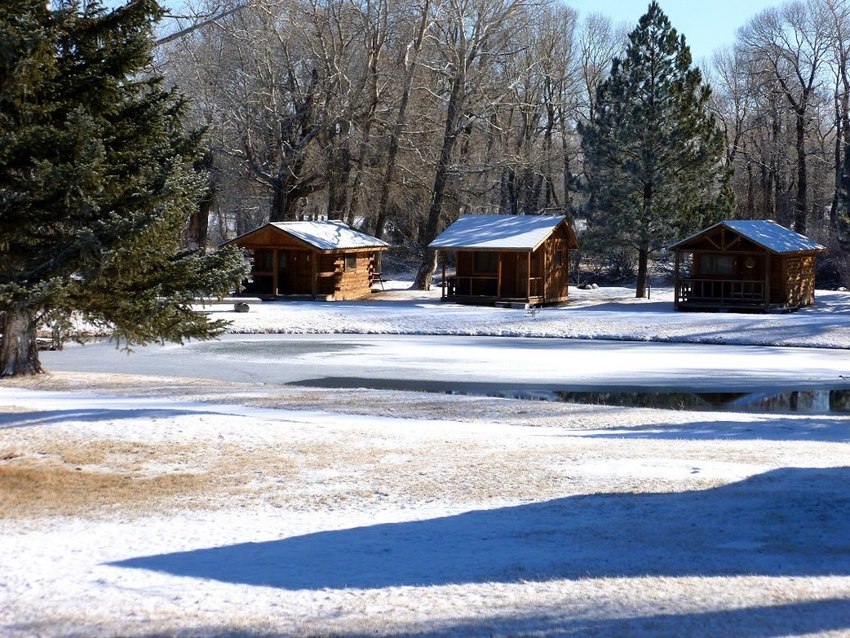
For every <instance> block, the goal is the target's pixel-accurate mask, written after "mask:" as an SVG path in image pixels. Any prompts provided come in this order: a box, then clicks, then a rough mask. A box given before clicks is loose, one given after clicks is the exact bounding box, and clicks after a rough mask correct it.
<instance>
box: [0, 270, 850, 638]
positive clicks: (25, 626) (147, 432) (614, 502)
mask: <svg viewBox="0 0 850 638" xmlns="http://www.w3.org/2000/svg"><path fill="white" fill-rule="evenodd" d="M396 288H397V289H396V290H390V291H388V292H387V293H385V294H380V295H375V296H374V297H373V299H371V300H369V301H366V302H352V303H327V304H308V303H271V304H257V305H253V306H252V307H251V311H250V312H249V313H247V314H237V313H233V312H222V311H220V310H217V311H215V312H214V314H215V315H216V316H221V317H225V318H227V319H232V320H233V321H234V323H233V327H232V331H234V332H294V333H303V332H368V333H374V332H386V333H390V334H393V333H434V334H472V335H480V334H492V335H500V334H501V335H516V336H532V335H533V336H555V337H565V336H581V337H587V338H594V339H598V338H603V337H605V338H616V339H637V340H673V341H712V342H716V343H727V344H733V343H759V344H794V345H806V346H827V347H830V348H848V347H850V296H848V294H847V293H820V294H819V301H818V304H817V306H815V307H814V308H811V309H807V310H804V311H801V312H797V313H791V314H787V315H768V316H758V315H721V314H710V315H694V314H678V313H674V312H672V308H671V303H670V301H669V292H664V291H662V292H660V293H659V291H653V299H652V300H651V301H635V300H632V299H630V297H629V294H630V293H629V291H627V290H623V289H620V290H619V291H618V290H611V289H608V290H601V289H600V290H596V291H571V295H572V297H573V300H572V301H571V303H570V304H569V305H567V306H566V307H564V308H547V309H544V310H542V311H539V312H537V313H535V314H529V313H528V312H527V311H524V310H507V309H494V308H474V307H461V306H453V305H446V304H440V302H439V300H438V295H439V293H438V292H437V293H414V292H411V291H406V290H402V289H401V288H402V285H400V284H399V285H397V286H396ZM665 295H667V297H666V298H665ZM659 298H660V300H659ZM222 343H223V344H225V345H226V343H227V342H222ZM634 347H635V348H637V347H638V346H637V345H635V346H634ZM72 350H73V349H69V350H68V351H66V352H65V353H59V354H73V353H72ZM733 350H734V351H738V350H740V351H744V350H748V351H751V352H753V356H754V357H755V356H756V355H757V354H758V351H759V350H764V349H745V348H734V349H731V350H730V354H729V355H728V357H730V359H729V361H727V363H729V366H730V367H729V369H730V370H731V369H733V368H735V367H736V366H741V365H746V364H747V361H746V359H747V357H746V355H741V353H736V352H732V351H733ZM341 352H343V351H341ZM361 354H362V351H361ZM479 354H480V353H479ZM761 354H764V353H761ZM832 354H835V355H837V356H840V353H839V352H835V353H830V355H832ZM356 355H357V353H356V352H345V356H346V357H349V356H356ZM813 355H817V351H815V350H808V349H806V350H799V351H796V352H795V351H794V349H791V350H790V351H789V352H788V353H787V355H785V356H784V358H783V366H784V367H786V368H787V369H794V366H795V365H797V364H800V363H801V362H802V361H803V360H806V361H809V360H810V359H811V358H812V356H813ZM305 356H313V355H309V354H307V355H305ZM322 356H325V355H322ZM327 356H332V354H330V355H327ZM340 356H342V355H340ZM741 356H743V358H742V359H740V360H739V359H735V360H734V361H733V360H732V359H731V358H734V357H741ZM759 356H761V355H759ZM849 356H850V355H849ZM807 357H808V358H807ZM824 358H827V357H826V356H825V355H824ZM636 361H637V360H636ZM830 361H832V357H830ZM733 363H734V365H732V364H733ZM750 363H752V362H750ZM834 363H835V362H834V361H832V363H830V366H832V367H831V368H829V369H830V370H832V372H831V374H832V373H835V372H836V370H837V368H836V367H835V365H834ZM656 364H657V362H656ZM816 364H817V362H811V365H809V369H810V370H817V369H819V368H817V365H816ZM221 365H228V364H227V362H226V360H224V359H223V360H222V363H221ZM507 365H509V362H508V364H507ZM623 365H624V366H628V365H631V364H628V362H627V360H626V359H624V360H623ZM658 367H659V366H658V365H656V366H655V368H658ZM661 367H663V366H661ZM751 367H752V366H751ZM531 368H533V366H530V369H531ZM826 369H827V368H826V367H824V370H826ZM848 370H850V366H848ZM503 372H504V371H503ZM507 372H509V371H507ZM662 372H663V371H662ZM657 373H660V372H659V371H656V373H654V374H657ZM818 374H820V373H818ZM824 380H825V379H824ZM808 381H810V382H817V379H814V380H811V379H809V380H808ZM848 529H850V419H848V418H847V417H845V416H837V415H823V414H820V415H818V414H741V413H734V412H686V411H670V410H658V409H637V408H620V407H606V406H594V405H572V404H558V403H548V402H537V401H516V400H509V399H494V398H490V397H483V396H456V395H446V394H424V393H415V392H400V391H386V390H383V391H381V390H369V389H362V388H361V389H355V388H350V389H339V390H328V389H320V388H303V387H297V386H273V385H272V386H270V385H265V386H263V385H258V384H250V383H234V382H229V381H215V380H209V379H207V380H199V379H196V378H192V366H188V365H187V366H186V372H185V378H161V377H155V376H136V377H130V376H126V375H121V374H109V373H104V372H101V373H81V372H57V373H54V374H51V375H47V376H44V377H39V378H36V379H30V380H4V381H3V384H2V386H0V539H2V541H0V573H2V577H0V635H3V636H11V637H24V636H26V637H29V636H35V635H38V636H117V635H121V636H145V637H153V636H187V637H188V636H241V637H253V636H265V635H287V636H307V635H310V636H312V635H346V636H365V635H381V636H386V635H456V636H468V635H473V636H494V635H495V636H516V635H547V636H548V635H580V636H585V635H592V636H623V635H630V636H706V637H707V636H712V637H714V636H759V637H767V636H787V635H803V634H805V635H819V636H846V635H850V533H848Z"/></svg>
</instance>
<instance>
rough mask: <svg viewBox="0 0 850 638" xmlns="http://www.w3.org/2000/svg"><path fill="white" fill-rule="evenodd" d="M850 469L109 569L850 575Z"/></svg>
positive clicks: (279, 576) (359, 578)
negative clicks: (849, 530) (849, 533)
mask: <svg viewBox="0 0 850 638" xmlns="http://www.w3.org/2000/svg"><path fill="white" fill-rule="evenodd" d="M848 527H850V467H842V468H828V469H802V468H788V469H782V470H776V471H772V472H767V473H765V474H761V475H758V476H754V477H751V478H749V479H747V480H744V481H741V482H738V483H733V484H730V485H725V486H722V487H719V488H715V489H709V490H704V491H691V492H681V493H664V494H601V495H590V496H575V497H569V498H561V499H555V500H551V501H546V502H541V503H531V504H526V505H518V506H513V507H504V508H499V509H493V510H483V511H472V512H466V513H463V514H459V515H455V516H446V517H442V518H435V519H429V520H421V521H409V522H401V523H388V524H379V525H370V526H365V527H357V528H351V529H339V530H332V531H322V532H316V533H312V534H306V535H303V536H295V537H290V538H283V539H280V540H274V541H268V542H260V543H240V544H235V545H227V546H223V547H212V548H205V549H196V550H192V551H187V552H176V553H171V554H160V555H154V556H143V557H137V558H131V559H128V560H123V561H119V562H115V563H111V565H114V566H118V567H132V568H139V569H149V570H155V571H160V572H165V573H168V574H173V575H177V576H190V577H196V578H204V579H213V580H218V581H222V582H227V583H239V584H247V585H260V586H268V587H278V588H281V589H288V590H303V589H309V590H320V589H325V588H330V589H343V588H363V589H372V588H382V587H391V586H426V585H448V584H469V583H493V582H499V583H515V582H522V581H527V580H537V581H540V580H549V579H582V578H605V577H638V576H670V577H675V576H732V575H764V576H826V575H840V576H847V575H850V535H848V533H847V529H848Z"/></svg>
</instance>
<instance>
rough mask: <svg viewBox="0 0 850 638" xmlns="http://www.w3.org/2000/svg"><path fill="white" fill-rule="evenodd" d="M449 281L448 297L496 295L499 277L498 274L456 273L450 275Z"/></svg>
mask: <svg viewBox="0 0 850 638" xmlns="http://www.w3.org/2000/svg"><path fill="white" fill-rule="evenodd" d="M447 283H448V286H447V287H446V296H447V297H495V296H496V293H497V290H498V287H499V278H498V276H496V275H466V276H456V275H455V276H451V277H448V279H447Z"/></svg>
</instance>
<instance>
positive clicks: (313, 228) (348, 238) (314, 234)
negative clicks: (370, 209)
mask: <svg viewBox="0 0 850 638" xmlns="http://www.w3.org/2000/svg"><path fill="white" fill-rule="evenodd" d="M269 226H270V227H272V228H276V229H277V230H280V231H283V232H284V233H286V234H287V235H290V236H292V237H294V238H295V239H297V240H299V241H301V242H304V243H305V244H309V245H310V246H312V247H314V248H316V249H317V250H347V249H357V248H375V249H378V250H380V249H383V248H388V247H389V244H388V243H387V242H385V241H382V240H380V239H378V238H377V237H372V235H367V234H366V233H363V232H360V231H359V230H355V229H353V228H351V227H350V226H348V225H347V224H346V223H345V222H342V221H338V220H329V221H315V222H269V223H268V224H266V226H261V227H260V228H257V229H255V230H252V231H250V232H248V233H245V234H244V235H240V236H239V237H237V238H236V239H231V240H230V241H229V242H227V243H228V244H229V243H233V242H237V241H238V240H239V239H242V238H243V237H246V236H247V235H250V234H252V233H255V232H257V231H259V230H262V229H263V228H266V227H269Z"/></svg>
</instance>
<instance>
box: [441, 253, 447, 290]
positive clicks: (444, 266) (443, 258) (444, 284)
mask: <svg viewBox="0 0 850 638" xmlns="http://www.w3.org/2000/svg"><path fill="white" fill-rule="evenodd" d="M440 262H442V265H443V293H442V296H441V297H440V298H441V299H445V298H446V251H445V250H442V251H440Z"/></svg>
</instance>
